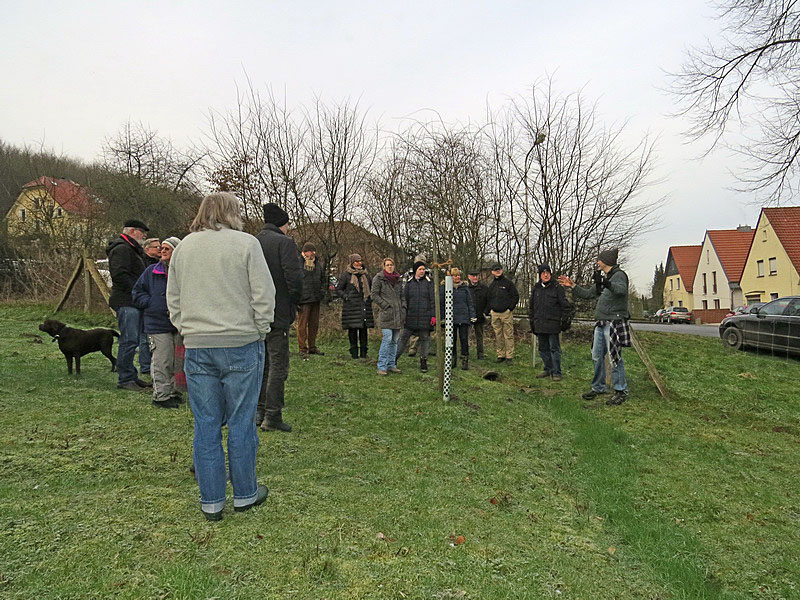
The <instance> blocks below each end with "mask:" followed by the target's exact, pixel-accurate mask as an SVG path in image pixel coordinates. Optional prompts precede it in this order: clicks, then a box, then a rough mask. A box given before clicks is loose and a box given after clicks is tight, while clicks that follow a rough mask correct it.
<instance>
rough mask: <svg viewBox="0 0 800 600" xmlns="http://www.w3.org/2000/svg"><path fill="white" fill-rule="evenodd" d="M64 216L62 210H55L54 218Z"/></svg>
mask: <svg viewBox="0 0 800 600" xmlns="http://www.w3.org/2000/svg"><path fill="white" fill-rule="evenodd" d="M63 216H64V209H63V208H61V207H60V206H59V207H58V208H57V209H56V217H63Z"/></svg>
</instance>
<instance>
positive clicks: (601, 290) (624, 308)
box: [558, 248, 631, 406]
mask: <svg viewBox="0 0 800 600" xmlns="http://www.w3.org/2000/svg"><path fill="white" fill-rule="evenodd" d="M618 254H619V250H618V249H617V248H612V249H610V250H603V251H602V252H600V254H599V255H598V257H597V261H596V264H597V268H598V270H597V271H595V274H594V277H593V279H594V285H592V286H587V287H581V286H579V285H576V284H575V282H574V281H572V280H571V279H570V278H569V277H567V276H566V275H561V276H560V277H559V278H558V282H559V283H560V284H561V285H563V286H564V287H568V288H570V289H572V293H573V294H574V295H575V296H577V297H578V298H587V299H591V298H597V306H596V307H595V311H594V317H595V319H596V320H597V321H596V323H595V326H594V339H593V341H592V361H593V362H594V377H593V378H592V388H591V389H590V390H589V391H588V392H586V393H584V394H583V395H582V397H583V399H584V400H592V399H594V398H596V397H597V396H599V395H601V394H605V393H606V365H605V356H606V353H608V354H609V355H610V357H611V365H612V367H611V378H612V382H613V386H614V395H613V396H612V397H611V398H610V399H609V400H607V401H606V404H608V405H610V406H614V405H619V404H622V403H623V402H625V400H627V399H628V381H627V379H626V376H625V362H624V361H623V360H622V348H623V347H627V346H630V345H631V336H630V329H629V326H628V319H629V318H630V313H629V312H628V276H627V275H626V274H625V271H623V270H622V269H620V268H619V265H618V264H617V257H618Z"/></svg>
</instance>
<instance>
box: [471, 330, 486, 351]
mask: <svg viewBox="0 0 800 600" xmlns="http://www.w3.org/2000/svg"><path fill="white" fill-rule="evenodd" d="M484 325H486V323H474V324H473V325H472V329H473V331H474V332H475V351H476V352H477V355H478V358H483V356H484V354H483V327H484Z"/></svg>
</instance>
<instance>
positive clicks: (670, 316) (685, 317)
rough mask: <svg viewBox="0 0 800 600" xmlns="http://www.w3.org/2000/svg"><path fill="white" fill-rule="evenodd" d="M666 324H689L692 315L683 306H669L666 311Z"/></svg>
mask: <svg viewBox="0 0 800 600" xmlns="http://www.w3.org/2000/svg"><path fill="white" fill-rule="evenodd" d="M666 317H667V323H669V324H670V325H672V324H673V323H691V322H692V313H691V311H690V310H689V309H688V308H686V307H685V306H670V307H669V308H668V309H667V314H666Z"/></svg>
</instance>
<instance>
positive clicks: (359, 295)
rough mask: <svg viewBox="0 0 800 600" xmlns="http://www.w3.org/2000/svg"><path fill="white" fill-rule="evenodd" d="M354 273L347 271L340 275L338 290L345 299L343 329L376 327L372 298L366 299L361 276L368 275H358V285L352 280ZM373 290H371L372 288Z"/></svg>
mask: <svg viewBox="0 0 800 600" xmlns="http://www.w3.org/2000/svg"><path fill="white" fill-rule="evenodd" d="M351 277H352V275H351V274H350V273H349V272H347V271H345V272H344V273H342V274H341V275H340V276H339V282H338V283H337V284H336V292H337V293H338V294H339V297H340V298H342V299H343V300H344V305H343V306H342V329H362V328H364V327H375V318H374V317H373V316H372V298H371V297H370V298H367V299H366V300H365V299H364V293H363V292H362V287H361V285H362V284H361V278H362V277H367V275H366V274H365V275H358V276H357V277H358V280H359V283H358V287H356V286H354V285H353V284H352V282H351V281H350V279H351ZM370 292H371V290H370Z"/></svg>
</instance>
